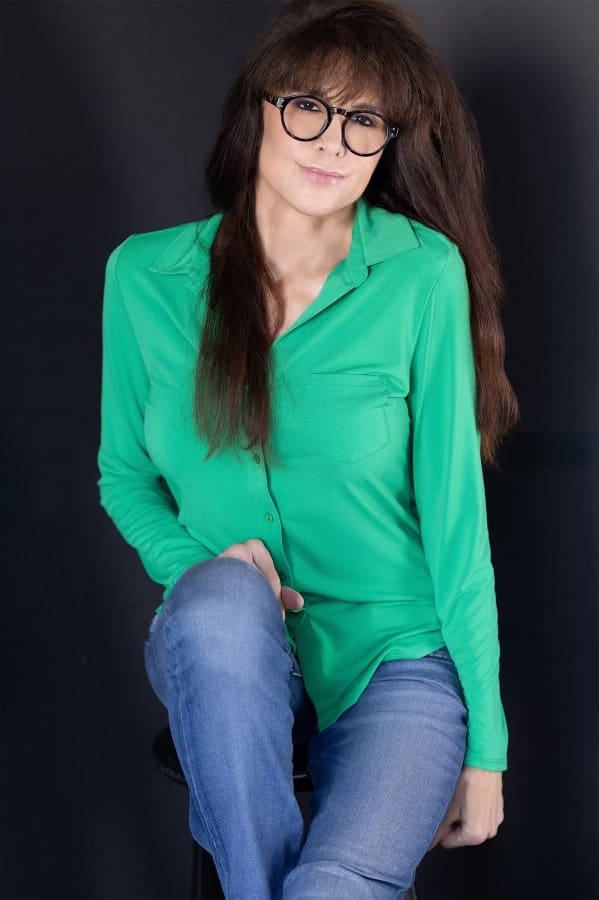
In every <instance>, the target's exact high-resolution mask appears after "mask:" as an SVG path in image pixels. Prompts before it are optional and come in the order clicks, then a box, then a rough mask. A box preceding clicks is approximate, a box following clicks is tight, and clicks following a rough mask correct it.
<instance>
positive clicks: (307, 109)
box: [283, 97, 327, 140]
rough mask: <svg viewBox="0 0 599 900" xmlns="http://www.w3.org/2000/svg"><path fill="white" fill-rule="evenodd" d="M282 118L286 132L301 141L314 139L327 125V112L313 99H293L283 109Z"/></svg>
mask: <svg viewBox="0 0 599 900" xmlns="http://www.w3.org/2000/svg"><path fill="white" fill-rule="evenodd" d="M283 117H284V120H285V127H286V128H287V130H288V131H289V132H291V134H292V135H293V136H294V137H296V138H300V139H303V140H310V138H315V137H316V135H317V134H318V133H319V132H320V131H322V129H323V128H324V126H325V125H326V123H327V111H326V109H325V107H324V106H323V105H322V103H319V101H318V100H315V99H314V97H294V98H293V100H290V101H289V103H288V104H287V106H286V107H285V110H284V113H283Z"/></svg>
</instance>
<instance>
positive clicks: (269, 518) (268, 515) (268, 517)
mask: <svg viewBox="0 0 599 900" xmlns="http://www.w3.org/2000/svg"><path fill="white" fill-rule="evenodd" d="M264 518H265V519H266V521H267V522H274V520H275V517H274V516H273V514H272V513H266V514H265V516H264Z"/></svg>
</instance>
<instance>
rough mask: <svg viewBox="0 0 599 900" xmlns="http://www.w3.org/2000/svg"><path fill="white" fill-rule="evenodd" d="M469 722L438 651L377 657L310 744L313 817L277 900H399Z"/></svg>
mask: <svg viewBox="0 0 599 900" xmlns="http://www.w3.org/2000/svg"><path fill="white" fill-rule="evenodd" d="M467 719H468V713H467V709H466V706H465V702H464V695H463V691H462V687H461V684H460V681H459V678H458V674H457V669H456V668H455V665H454V663H453V660H452V659H451V657H450V655H449V653H448V651H447V649H446V648H444V649H442V650H436V651H434V652H433V653H432V654H429V655H428V656H425V657H424V658H422V659H404V660H388V661H385V662H383V663H382V664H381V665H380V666H379V667H378V668H377V670H376V671H375V673H374V676H373V678H372V679H371V681H370V683H369V685H368V687H367V688H366V689H365V691H364V693H363V694H362V695H361V697H360V698H359V700H358V701H357V702H356V703H355V704H354V705H353V706H352V707H350V708H349V709H347V710H346V711H345V712H344V713H343V714H342V715H341V716H340V717H339V719H338V720H337V721H336V722H334V723H333V724H332V725H330V726H329V727H328V728H325V729H324V731H321V732H319V733H317V734H316V735H315V736H314V738H313V739H312V741H311V743H310V749H309V766H310V773H311V776H312V781H313V784H314V794H313V800H312V821H311V823H310V827H309V829H308V834H307V837H306V841H305V844H304V846H303V848H302V852H301V854H300V857H299V860H298V862H297V865H296V867H295V868H294V869H293V870H292V871H291V872H289V873H288V875H287V876H286V878H285V881H284V888H283V900H339V898H340V897H343V898H346V900H402V898H404V896H405V893H406V891H407V890H408V889H409V888H410V887H411V885H412V884H413V883H414V878H415V873H416V868H417V866H418V864H419V863H420V861H421V860H422V858H423V857H424V855H425V854H426V852H427V850H428V847H429V844H430V842H431V841H432V839H433V837H434V836H435V834H436V832H437V829H438V827H439V825H440V824H441V821H442V819H443V816H444V815H445V813H446V811H447V808H448V806H449V804H450V802H451V800H452V798H453V795H454V793H455V788H456V786H457V781H458V778H459V776H460V773H461V771H462V766H463V761H464V756H465V752H466V738H467Z"/></svg>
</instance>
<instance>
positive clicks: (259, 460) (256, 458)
mask: <svg viewBox="0 0 599 900" xmlns="http://www.w3.org/2000/svg"><path fill="white" fill-rule="evenodd" d="M252 459H253V460H254V462H257V463H259V462H262V459H261V457H260V454H259V453H252Z"/></svg>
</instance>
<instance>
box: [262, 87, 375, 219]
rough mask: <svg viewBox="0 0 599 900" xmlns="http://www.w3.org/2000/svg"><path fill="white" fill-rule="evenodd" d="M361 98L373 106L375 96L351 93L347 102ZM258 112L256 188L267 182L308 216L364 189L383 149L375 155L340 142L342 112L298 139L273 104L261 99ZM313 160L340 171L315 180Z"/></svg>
mask: <svg viewBox="0 0 599 900" xmlns="http://www.w3.org/2000/svg"><path fill="white" fill-rule="evenodd" d="M364 103H366V104H372V105H373V106H376V98H371V97H368V96H360V97H355V98H352V102H351V103H348V104H347V106H346V108H347V109H357V108H359V107H360V106H361V105H362V104H364ZM262 113H263V123H264V133H263V137H262V143H261V145H260V153H259V156H258V176H257V184H256V187H257V190H258V191H259V190H262V189H265V188H266V190H267V192H274V193H275V194H277V195H278V196H279V197H280V198H281V199H282V200H283V201H284V202H286V203H288V204H289V205H290V206H292V207H294V208H295V209H297V210H298V212H301V213H304V214H305V215H312V216H322V215H327V214H328V213H332V212H335V211H337V210H340V209H343V208H344V207H346V206H348V205H350V204H352V203H353V202H354V201H355V200H357V198H358V197H360V196H361V195H362V194H363V193H364V190H365V188H366V186H367V185H368V182H369V181H370V178H371V176H372V173H373V172H374V170H375V168H376V166H377V163H378V161H379V160H380V158H381V156H382V153H383V150H381V151H379V152H378V153H376V154H375V155H374V156H357V155H356V154H355V153H352V152H351V150H348V149H347V148H346V147H344V145H343V143H342V140H341V127H342V125H343V121H344V120H343V116H341V115H333V117H332V121H331V124H330V125H329V127H328V128H327V129H326V131H325V132H324V133H323V134H321V135H320V137H318V138H316V140H313V141H298V140H295V138H292V137H291V136H290V135H288V134H287V132H286V131H285V129H284V128H283V124H282V122H281V113H280V110H279V109H278V108H277V107H276V106H274V105H273V104H272V103H269V102H268V101H266V100H263V101H262ZM311 166H314V167H316V168H319V169H323V170H325V171H327V172H339V173H340V174H341V175H342V176H343V177H342V178H335V179H334V180H328V181H318V180H317V179H316V178H314V177H313V176H312V175H310V173H309V172H307V171H306V167H311ZM260 182H262V183H261V184H260Z"/></svg>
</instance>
